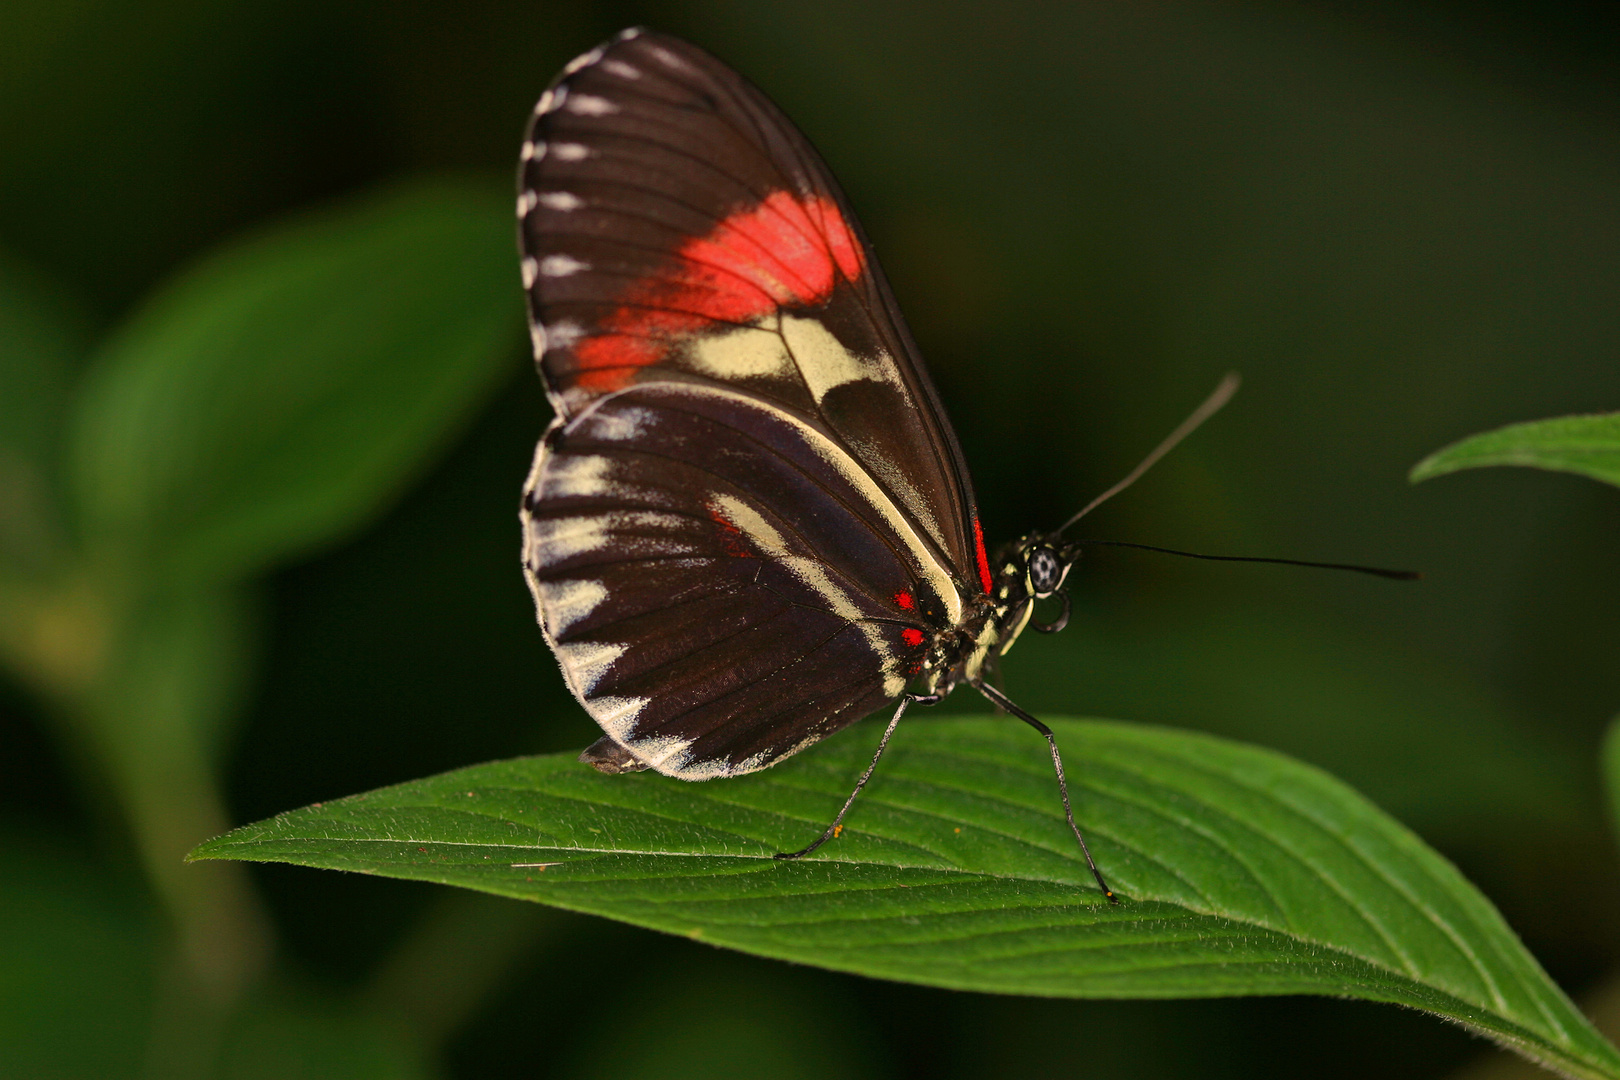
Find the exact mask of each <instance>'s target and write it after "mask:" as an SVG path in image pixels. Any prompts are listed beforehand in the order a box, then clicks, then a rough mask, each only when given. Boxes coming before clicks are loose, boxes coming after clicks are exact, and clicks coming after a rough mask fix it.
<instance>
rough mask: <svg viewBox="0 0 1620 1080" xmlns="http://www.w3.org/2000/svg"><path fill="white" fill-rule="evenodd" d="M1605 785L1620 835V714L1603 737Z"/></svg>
mask: <svg viewBox="0 0 1620 1080" xmlns="http://www.w3.org/2000/svg"><path fill="white" fill-rule="evenodd" d="M1603 786H1604V789H1605V790H1606V791H1608V793H1609V812H1610V813H1611V814H1612V815H1613V816H1612V817H1611V818H1610V821H1611V823H1612V824H1611V826H1610V827H1611V828H1612V829H1613V830H1614V831H1615V833H1616V834H1617V835H1620V716H1617V717H1615V718H1614V719H1613V720H1611V721H1610V722H1609V732H1608V734H1607V735H1605V736H1604V737H1603Z"/></svg>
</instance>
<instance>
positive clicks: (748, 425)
mask: <svg viewBox="0 0 1620 1080" xmlns="http://www.w3.org/2000/svg"><path fill="white" fill-rule="evenodd" d="M524 507H525V516H524V565H525V569H526V572H527V576H528V580H529V585H530V588H531V589H532V590H533V592H534V596H535V601H536V606H537V608H538V610H539V613H540V621H541V625H542V627H543V629H544V630H545V633H546V637H547V640H548V641H549V642H550V643H551V645H552V647H553V649H554V650H555V651H556V654H557V657H558V660H559V661H560V663H561V665H562V668H563V674H564V677H565V678H566V680H567V682H568V685H569V688H570V689H571V690H572V691H573V692H574V694H575V695H576V696H577V697H578V698H579V699H580V701H581V702H583V703H584V705H585V707H586V709H587V710H588V711H589V712H590V713H591V715H592V717H593V718H594V719H595V720H596V721H597V722H598V723H599V724H600V725H601V726H602V728H603V730H604V731H606V732H607V733H608V735H609V736H610V737H611V738H612V739H613V741H614V742H615V743H617V744H618V745H619V746H621V747H623V748H624V749H625V750H626V751H628V753H629V755H630V756H631V757H633V758H634V759H635V761H637V762H639V763H640V764H641V765H644V766H647V767H651V768H655V769H657V770H658V771H660V772H663V773H666V774H668V775H671V776H679V777H681V778H683V779H689V780H700V779H707V778H709V777H713V776H732V775H737V774H741V773H747V772H753V771H755V770H757V769H762V768H765V767H766V766H768V765H770V764H772V763H773V762H775V761H777V760H780V759H781V758H783V757H786V756H787V755H789V754H792V753H794V752H795V751H797V750H799V749H801V748H802V747H804V746H807V745H809V744H810V743H813V742H815V741H817V740H819V739H821V738H824V737H826V736H827V735H829V734H831V733H833V732H834V731H837V730H838V729H839V728H842V727H844V726H845V725H847V724H849V723H851V722H853V721H855V720H858V719H860V718H861V717H862V716H865V715H866V714H867V713H869V712H871V711H873V710H874V709H876V708H879V707H880V706H882V705H883V704H884V703H885V702H888V701H891V700H893V699H894V698H895V697H896V696H897V695H898V694H900V693H901V691H902V690H903V689H904V687H905V684H906V681H907V680H908V679H909V678H910V677H911V676H913V675H915V674H916V673H917V671H918V670H919V668H920V667H921V665H922V662H923V659H924V656H925V654H926V651H927V647H928V643H929V642H930V641H931V640H932V638H933V635H934V633H935V632H936V631H938V630H939V629H942V628H945V627H949V626H953V625H955V624H956V623H957V622H958V621H960V619H961V617H962V610H961V599H960V596H959V593H958V591H957V589H956V586H955V583H954V581H953V579H952V576H951V572H950V569H949V568H948V567H947V566H946V565H945V564H944V563H942V562H941V561H940V560H939V559H938V558H937V557H936V556H935V554H934V553H933V551H932V550H931V548H930V546H929V545H927V544H925V543H923V542H922V540H921V538H920V537H919V535H918V534H917V532H916V529H915V527H914V525H913V524H912V523H911V522H910V520H909V519H908V517H907V515H905V514H904V513H903V512H902V511H901V509H900V507H898V506H897V505H896V504H895V503H894V501H893V500H892V499H891V498H890V497H889V495H888V494H887V492H886V491H885V490H884V489H883V488H882V487H881V486H880V485H878V484H876V483H875V482H874V481H873V480H872V478H871V476H870V475H869V474H868V473H867V472H866V470H865V469H864V468H863V467H862V466H861V464H860V463H859V462H857V461H856V460H855V459H853V458H852V457H851V456H850V455H849V454H848V453H847V452H846V451H845V450H844V449H843V448H842V447H841V446H840V445H839V444H837V443H836V442H834V441H833V440H832V439H830V438H828V437H827V436H826V435H825V434H824V433H823V432H821V431H819V430H818V429H817V428H815V427H814V426H812V425H810V424H809V423H807V422H805V420H803V419H802V418H801V417H798V416H796V415H794V414H793V413H790V412H788V411H787V410H784V409H780V408H777V407H774V406H772V405H770V404H768V403H766V402H764V401H761V400H760V399H759V398H757V397H755V396H752V395H748V394H743V393H739V392H737V391H735V390H732V389H729V388H725V387H715V386H707V385H702V384H696V383H694V384H686V385H682V384H679V383H644V384H640V385H636V386H632V387H628V388H626V389H623V390H620V391H617V392H615V393H612V394H608V395H606V396H604V397H600V398H598V399H596V400H594V401H592V402H591V403H589V404H588V405H586V406H585V407H584V408H583V409H581V410H580V412H579V413H578V414H577V415H576V416H574V417H573V418H572V419H570V420H568V421H567V422H566V423H564V424H559V425H556V426H554V427H553V428H552V429H551V431H549V432H548V433H547V435H546V438H545V440H544V441H543V442H542V443H541V446H540V449H539V452H538V454H537V455H536V459H535V464H534V469H533V471H532V473H531V475H530V477H529V482H528V485H527V488H526V490H525V494H524Z"/></svg>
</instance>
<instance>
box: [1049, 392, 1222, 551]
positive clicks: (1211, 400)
mask: <svg viewBox="0 0 1620 1080" xmlns="http://www.w3.org/2000/svg"><path fill="white" fill-rule="evenodd" d="M1242 382H1243V380H1242V379H1240V378H1238V373H1237V372H1235V371H1228V372H1227V373H1226V376H1225V378H1223V379H1221V383H1220V385H1219V386H1217V387H1216V388H1215V392H1214V393H1213V394H1211V395H1209V397H1207V398H1205V399H1204V403H1203V404H1202V405H1200V406H1198V408H1196V409H1194V410H1193V411H1192V415H1191V416H1189V417H1187V419H1185V420H1183V421H1182V422H1181V426H1180V427H1178V428H1176V430H1174V431H1172V432H1171V433H1170V434H1169V435H1166V436H1165V437H1164V441H1163V442H1162V443H1160V444H1159V445H1158V446H1155V447H1154V448H1153V452H1152V453H1151V454H1149V455H1148V456H1147V457H1145V458H1143V459H1142V463H1141V464H1140V465H1138V466H1137V467H1136V468H1134V469H1132V470H1131V471H1130V472H1129V473H1127V474H1126V476H1125V479H1123V480H1121V481H1120V482H1119V483H1117V484H1115V485H1114V486H1113V487H1111V488H1109V489H1108V490H1107V491H1105V492H1103V493H1102V494H1101V495H1099V496H1097V497H1096V498H1095V499H1092V500H1091V501H1090V502H1088V503H1087V504H1086V505H1085V506H1084V507H1082V508H1081V510H1080V512H1079V513H1078V514H1076V515H1074V517H1072V518H1070V519H1069V520H1068V521H1065V522H1064V523H1063V524H1062V525H1059V526H1058V527H1057V529H1056V530H1054V531H1053V533H1052V535H1053V536H1056V535H1058V533H1061V532H1062V531H1063V530H1064V529H1067V528H1068V527H1069V526H1070V525H1073V524H1074V523H1075V522H1077V521H1079V520H1080V519H1081V518H1083V517H1085V516H1086V515H1087V514H1089V513H1091V512H1092V511H1093V510H1095V509H1097V507H1099V506H1101V505H1102V504H1103V503H1105V502H1107V501H1108V500H1109V499H1112V498H1113V497H1114V496H1115V495H1118V494H1119V493H1120V492H1122V491H1124V490H1125V489H1126V488H1128V487H1130V486H1131V485H1132V484H1134V483H1136V481H1137V480H1139V479H1141V476H1142V474H1143V473H1145V472H1147V471H1148V470H1149V469H1151V468H1153V464H1154V462H1156V461H1158V460H1159V459H1160V458H1162V457H1164V455H1166V454H1168V453H1169V452H1170V451H1172V450H1174V449H1175V448H1176V443H1178V442H1180V441H1181V440H1182V439H1185V438H1186V437H1187V436H1189V435H1191V434H1192V433H1193V432H1194V431H1197V430H1198V426H1199V425H1200V424H1202V423H1203V422H1204V421H1205V420H1208V419H1209V418H1210V417H1212V416H1214V415H1215V414H1216V413H1218V412H1220V411H1221V406H1222V405H1225V404H1226V403H1227V402H1228V401H1231V400H1232V395H1233V394H1235V393H1237V391H1238V387H1239V386H1240V385H1241V384H1242Z"/></svg>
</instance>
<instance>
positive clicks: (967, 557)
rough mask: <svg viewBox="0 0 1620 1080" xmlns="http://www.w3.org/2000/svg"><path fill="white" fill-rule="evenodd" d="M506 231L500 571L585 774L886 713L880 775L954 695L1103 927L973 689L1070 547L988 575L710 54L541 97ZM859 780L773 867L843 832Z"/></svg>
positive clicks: (593, 70)
mask: <svg viewBox="0 0 1620 1080" xmlns="http://www.w3.org/2000/svg"><path fill="white" fill-rule="evenodd" d="M517 214H518V219H519V226H520V228H519V232H520V237H521V239H520V247H521V254H522V275H523V285H524V289H525V291H526V294H527V298H528V312H529V322H530V327H531V331H532V335H533V343H534V352H535V357H536V359H537V362H538V364H539V367H540V372H541V376H542V378H543V380H544V382H545V386H546V391H547V394H548V396H549V398H550V401H551V405H552V408H553V410H554V412H555V419H554V421H553V422H552V424H551V425H550V427H549V428H548V429H547V431H546V433H545V436H544V437H543V439H542V440H541V442H540V445H539V448H538V450H537V452H536V456H535V459H534V465H533V468H532V470H531V472H530V473H529V477H528V481H527V484H526V485H525V487H524V492H523V504H522V513H521V518H522V525H523V564H524V569H525V574H526V576H527V579H528V583H529V587H530V589H531V591H532V592H533V595H534V600H535V606H536V609H537V612H538V617H539V622H540V626H541V628H542V630H543V631H544V633H545V638H546V641H547V642H548V643H549V644H550V646H551V648H552V650H553V651H554V653H555V654H556V658H557V661H558V663H559V664H560V665H561V667H562V673H563V678H564V679H565V681H566V682H567V684H568V687H569V689H570V690H571V691H572V692H573V694H574V696H575V697H576V698H577V699H578V700H579V702H580V704H581V705H583V706H584V708H585V710H586V711H587V712H588V713H589V714H590V715H591V717H592V718H593V719H594V720H595V721H596V722H597V724H598V725H600V727H601V728H602V730H603V732H604V734H603V736H602V738H601V739H599V740H598V741H597V742H596V743H595V744H593V745H592V746H591V747H590V748H589V749H587V750H586V751H585V752H584V753H583V754H582V755H581V760H582V761H584V762H587V763H589V764H591V765H593V766H595V767H596V768H597V769H599V770H601V771H602V772H607V773H619V772H631V771H639V770H645V769H653V770H656V771H658V772H660V773H662V774H664V775H666V776H672V777H677V778H679V779H683V780H709V779H713V778H718V777H729V776H740V775H743V774H745V773H751V772H755V771H757V770H760V769H764V768H768V767H769V766H771V765H774V764H776V763H777V762H779V761H782V760H783V759H785V758H787V757H789V756H791V755H793V754H794V753H797V752H798V751H800V750H803V749H804V748H805V747H807V746H811V745H812V744H814V743H817V742H819V741H821V740H822V739H824V738H826V737H827V736H829V735H832V734H833V733H835V732H837V731H839V730H840V729H842V728H844V727H846V726H848V725H849V724H851V723H853V722H854V721H856V720H859V719H861V718H862V717H864V716H866V715H868V714H870V713H873V712H876V711H878V710H880V709H886V708H892V709H893V712H892V714H891V718H890V721H889V725H888V728H887V729H886V730H885V732H884V735H883V738H882V742H881V743H880V744H879V748H878V755H877V756H881V754H882V751H883V748H884V747H886V746H887V745H888V741H889V737H890V735H892V734H893V732H894V730H895V727H896V725H898V723H899V721H900V719H901V717H902V716H904V715H905V713H906V710H907V709H908V707H910V706H912V705H916V704H932V703H935V702H938V701H939V700H941V699H943V698H944V697H945V696H946V695H947V694H949V693H950V692H951V690H952V689H953V688H954V687H956V686H958V685H963V684H965V685H967V686H969V687H971V688H972V689H974V690H976V691H978V692H979V693H981V694H983V695H984V696H985V697H987V698H989V699H990V700H991V701H992V702H994V703H995V704H996V705H997V706H999V707H1000V708H1001V709H1003V710H1005V711H1007V712H1009V713H1012V714H1013V715H1015V716H1017V717H1019V718H1020V719H1022V720H1024V721H1026V722H1027V723H1029V724H1031V725H1032V726H1034V727H1035V728H1036V729H1037V730H1039V731H1040V732H1041V733H1042V734H1043V735H1044V736H1045V737H1046V739H1047V741H1048V744H1049V747H1050V752H1051V758H1052V762H1053V765H1054V768H1055V770H1056V772H1057V777H1058V784H1059V791H1060V794H1061V797H1062V802H1063V808H1064V812H1065V814H1066V816H1067V818H1068V823H1069V825H1070V827H1071V829H1072V830H1073V832H1074V835H1075V838H1076V840H1077V841H1078V842H1079V844H1080V848H1081V850H1082V852H1084V853H1085V858H1086V862H1087V864H1088V866H1090V868H1091V871H1092V873H1093V875H1094V876H1095V877H1096V880H1097V884H1098V886H1099V887H1100V888H1101V889H1102V891H1103V895H1104V896H1106V897H1107V898H1108V899H1109V900H1111V901H1115V902H1117V900H1116V898H1115V896H1114V894H1113V892H1112V891H1111V890H1110V889H1109V887H1108V885H1107V884H1106V882H1105V881H1104V880H1103V876H1102V874H1101V873H1100V872H1099V871H1098V869H1097V866H1096V864H1095V862H1093V860H1092V858H1091V855H1090V853H1089V851H1087V850H1086V844H1085V839H1084V837H1083V836H1082V835H1081V832H1080V829H1079V827H1078V825H1077V824H1076V823H1075V819H1074V813H1073V810H1072V807H1071V805H1070V800H1069V795H1068V790H1067V783H1066V780H1065V778H1064V774H1063V766H1062V759H1061V757H1060V755H1059V753H1058V749H1057V744H1056V742H1055V741H1054V739H1053V736H1052V732H1051V730H1050V729H1049V728H1047V727H1046V725H1044V724H1042V723H1041V722H1040V721H1039V720H1037V719H1036V718H1035V717H1033V716H1031V715H1030V714H1029V713H1027V712H1025V711H1024V710H1023V709H1021V708H1019V707H1018V706H1017V705H1016V704H1014V703H1013V702H1011V701H1010V700H1008V699H1007V697H1006V696H1005V695H1004V694H1003V693H1002V692H1001V691H1000V690H999V689H997V688H996V687H995V686H994V685H993V684H992V683H990V682H988V681H986V680H987V677H988V675H989V674H990V672H991V670H992V668H993V666H994V664H995V663H996V661H997V660H998V659H999V657H1001V656H1002V655H1003V654H1005V653H1006V652H1007V650H1008V649H1009V648H1010V647H1011V646H1012V644H1013V643H1014V642H1015V641H1016V640H1017V639H1018V637H1019V634H1020V633H1021V632H1022V631H1023V630H1024V629H1026V628H1027V627H1028V626H1029V625H1030V624H1031V622H1032V617H1033V612H1034V609H1035V603H1036V601H1038V600H1044V599H1046V598H1049V597H1056V598H1058V599H1059V600H1060V601H1061V602H1062V604H1063V607H1062V614H1061V615H1060V616H1059V617H1058V618H1057V619H1055V620H1054V621H1053V622H1051V623H1047V624H1036V629H1039V630H1046V631H1053V630H1057V629H1061V627H1062V624H1063V623H1064V622H1065V621H1066V620H1067V617H1068V601H1067V596H1066V594H1065V593H1064V591H1063V589H1064V582H1065V579H1066V577H1067V575H1068V573H1069V570H1070V568H1071V567H1072V566H1073V564H1074V562H1075V559H1076V558H1077V557H1078V555H1079V549H1078V547H1076V546H1075V545H1073V544H1069V543H1065V542H1064V541H1063V540H1062V539H1061V538H1060V537H1058V536H1057V535H1055V534H1044V533H1031V534H1029V535H1026V536H1024V537H1023V538H1021V539H1020V540H1018V541H1016V542H1014V543H1012V544H1010V545H1008V546H1007V547H1006V548H1005V549H1003V550H1001V551H1000V552H998V553H997V555H996V557H995V558H994V559H992V558H990V557H989V555H988V553H987V551H986V548H985V542H984V530H983V527H982V525H981V523H980V520H979V513H978V510H977V507H976V505H975V502H974V497H973V485H972V483H971V482H970V480H969V477H968V467H967V462H966V460H965V459H964V458H963V455H962V449H961V447H960V446H959V445H958V443H957V439H956V435H955V433H954V432H953V431H952V429H951V425H950V421H949V420H948V419H947V418H946V415H945V410H944V407H943V405H942V404H941V402H940V398H939V395H938V393H937V392H936V391H935V389H934V385H933V383H932V382H931V381H930V379H929V377H928V372H927V369H926V368H925V367H924V366H923V362H922V359H921V357H920V356H919V354H918V349H917V346H916V344H915V342H914V341H913V340H912V337H911V334H910V332H909V331H908V330H907V329H906V324H905V321H904V319H902V318H901V315H900V312H899V310H898V308H897V307H896V305H895V301H894V297H893V295H892V294H891V292H890V289H889V286H888V283H887V282H886V281H885V279H884V276H883V272H882V270H881V269H880V268H879V266H878V264H877V261H876V259H875V258H874V257H873V254H872V249H871V246H870V245H869V244H868V243H867V240H866V236H865V234H864V233H863V232H862V231H861V226H860V224H859V223H858V222H857V221H856V218H855V215H854V214H853V212H852V211H851V209H850V206H849V203H848V201H847V200H846V199H845V197H844V195H843V193H842V192H841V191H840V190H839V187H838V184H837V182H836V181H835V180H834V179H833V177H832V174H831V173H830V172H829V170H828V168H827V166H826V165H825V164H824V163H823V162H822V160H821V158H820V156H819V155H818V154H817V153H816V151H815V150H814V149H813V148H812V147H811V145H810V143H809V141H808V140H807V139H806V138H805V137H804V136H803V135H802V134H801V133H800V132H799V131H798V129H797V128H796V127H794V125H793V124H792V122H790V121H789V120H788V118H787V117H786V116H785V115H784V114H783V113H782V112H781V111H780V110H779V109H778V108H777V107H776V106H775V105H773V104H772V103H771V102H770V100H768V99H767V98H766V97H765V95H764V94H763V93H762V92H761V91H760V90H758V89H756V88H755V87H754V86H753V85H752V84H751V83H749V82H748V81H747V80H745V79H744V78H743V77H742V76H741V75H739V74H738V73H737V72H735V71H733V70H732V69H731V68H729V67H727V66H726V65H725V64H723V63H721V62H720V61H719V60H717V59H716V58H714V57H713V56H711V55H709V54H708V53H707V52H704V51H703V50H701V49H698V48H697V47H695V46H693V45H691V44H688V43H686V42H684V41H682V40H680V39H677V38H674V37H670V36H667V35H663V34H658V33H652V32H648V31H643V30H635V29H633V30H627V31H625V32H624V33H622V34H620V35H618V36H617V37H616V38H614V39H613V40H612V41H610V42H608V43H607V44H605V45H603V46H601V47H600V48H597V49H593V50H592V51H590V52H588V53H585V54H584V55H583V56H580V57H578V58H577V59H575V60H574V61H573V62H572V63H570V64H569V65H568V66H567V67H566V68H565V69H564V71H563V73H562V75H561V76H560V77H559V78H558V79H557V81H556V82H555V83H554V84H553V85H552V86H551V88H550V89H548V90H547V91H546V92H545V94H544V96H543V97H541V99H540V102H539V105H538V106H537V107H536V109H535V111H534V115H533V117H532V120H531V122H530V125H529V130H528V132H527V135H526V137H525V141H524V143H523V149H522V160H521V164H520V168H519V182H518V202H517ZM1226 393H1228V394H1229V393H1230V391H1229V390H1228V391H1226ZM1222 400H1224V398H1223V399H1222ZM1216 407H1219V402H1216V403H1215V404H1214V405H1213V406H1211V405H1210V403H1206V411H1208V412H1212V411H1213V409H1214V408H1216ZM1185 426H1186V425H1184V427H1185ZM1167 448H1168V447H1162V448H1161V449H1167ZM1150 463H1151V459H1150V461H1149V462H1147V463H1144V466H1143V468H1145V467H1146V465H1147V464H1150ZM1138 472H1140V469H1139V470H1138ZM1133 478H1134V476H1133V477H1130V478H1127V481H1128V480H1129V479H1133ZM1105 497H1106V496H1105ZM1098 501H1100V500H1098ZM1077 516H1078V515H1077ZM877 756H874V758H873V760H872V766H870V767H868V768H867V770H866V772H865V774H863V775H862V776H861V778H860V781H859V783H858V784H857V785H856V787H855V790H854V791H853V792H851V794H850V796H849V799H848V800H847V801H846V802H845V803H844V806H843V808H842V809H841V810H840V811H839V814H838V817H837V818H836V819H835V820H834V822H833V824H832V825H831V826H829V827H828V829H827V830H826V831H825V832H824V833H823V834H822V836H821V837H820V838H819V839H817V840H816V841H815V842H814V843H812V844H810V845H809V846H808V847H806V848H804V849H802V850H800V851H797V852H792V853H784V854H783V855H782V856H779V857H782V858H795V857H798V856H800V855H804V854H807V853H808V852H810V851H813V850H815V849H816V848H817V847H819V846H820V845H821V844H822V843H823V842H825V841H826V840H827V839H829V838H830V837H832V836H835V835H837V833H838V831H839V829H840V828H841V823H842V820H843V817H844V814H845V813H846V812H847V811H848V810H849V808H850V805H851V804H852V803H853V801H854V799H855V796H856V795H857V794H858V793H859V792H860V790H861V787H862V786H864V785H865V783H866V781H867V779H868V778H869V777H870V776H871V775H872V769H873V768H874V767H875V766H876V764H877Z"/></svg>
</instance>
